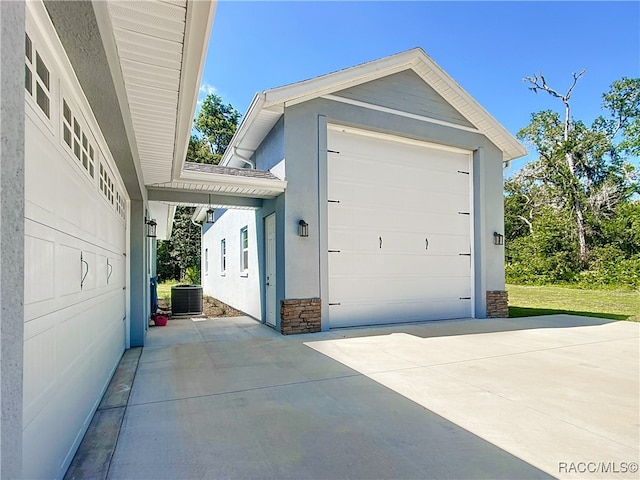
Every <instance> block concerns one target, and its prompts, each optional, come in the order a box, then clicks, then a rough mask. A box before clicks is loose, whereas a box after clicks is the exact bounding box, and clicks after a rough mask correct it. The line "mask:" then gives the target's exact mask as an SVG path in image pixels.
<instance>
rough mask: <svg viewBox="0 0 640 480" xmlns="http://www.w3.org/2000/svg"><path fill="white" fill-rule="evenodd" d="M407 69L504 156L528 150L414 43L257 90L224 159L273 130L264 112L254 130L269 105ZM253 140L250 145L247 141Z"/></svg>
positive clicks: (276, 106) (251, 148) (227, 160)
mask: <svg viewBox="0 0 640 480" xmlns="http://www.w3.org/2000/svg"><path fill="white" fill-rule="evenodd" d="M408 69H411V70H413V71H414V72H415V73H416V74H417V75H419V76H420V77H421V78H422V79H423V80H424V81H425V82H426V83H427V84H428V85H429V86H431V88H433V89H434V90H435V91H436V92H437V93H438V94H439V95H441V96H442V97H443V98H444V99H445V100H446V101H447V102H449V103H450V104H451V105H452V106H453V107H454V108H455V109H456V110H458V111H459V112H460V113H462V114H463V115H464V117H465V118H467V120H469V122H471V123H472V124H473V125H474V126H475V127H476V128H477V129H478V131H479V132H480V133H482V134H484V135H486V136H487V138H489V139H490V140H491V141H492V142H493V143H494V144H495V145H496V146H497V147H498V148H500V149H501V150H502V151H503V160H504V161H509V160H513V159H514V158H518V157H522V156H524V155H526V154H527V150H526V148H525V147H524V146H523V145H522V144H521V143H520V142H519V141H518V140H517V139H516V138H515V137H514V136H513V135H512V134H511V133H509V131H507V129H506V128H504V127H503V126H502V125H501V124H500V123H499V122H498V121H497V120H496V119H495V118H493V117H492V116H491V115H490V114H489V112H487V111H486V110H485V109H484V108H482V106H480V104H479V103H478V102H477V101H476V100H475V99H474V98H473V97H471V95H469V94H468V93H467V92H466V91H465V90H464V89H463V88H462V87H461V86H460V85H458V84H457V83H456V82H455V80H453V78H451V77H450V76H449V75H448V74H447V73H446V72H445V71H444V70H443V69H442V68H440V66H438V65H437V64H436V63H435V62H434V61H433V60H432V59H431V57H429V56H428V55H427V54H426V53H425V52H424V50H422V49H421V48H414V49H412V50H408V51H406V52H402V53H399V54H396V55H392V56H389V57H386V58H382V59H380V60H376V61H373V62H369V63H365V64H362V65H357V66H355V67H351V68H347V69H345V70H340V71H338V72H334V73H329V74H327V75H322V76H320V77H316V78H312V79H309V80H304V81H302V82H298V83H294V84H291V85H285V86H283V87H278V88H274V89H271V90H266V91H265V92H262V93H258V94H256V96H255V97H254V99H253V102H252V103H251V106H250V107H249V110H248V111H247V114H246V115H245V117H244V119H243V121H242V123H241V124H240V127H239V128H238V130H237V131H236V134H235V135H234V137H233V138H232V140H231V143H230V148H228V149H227V152H226V153H225V155H224V157H223V158H222V161H221V162H220V164H221V165H225V166H226V165H229V163H230V162H231V161H232V159H233V148H231V147H237V148H240V149H245V150H249V151H255V148H257V145H259V143H260V141H261V140H263V139H264V137H265V136H266V134H267V133H268V132H269V130H270V129H268V128H267V125H265V122H264V120H265V119H264V118H262V120H263V122H261V123H262V125H261V126H260V131H259V132H255V134H254V135H251V132H252V130H253V128H252V127H253V125H254V123H255V122H256V121H257V120H258V119H259V118H260V117H264V116H263V115H262V113H263V112H265V111H267V110H270V113H271V115H273V113H274V112H276V111H282V112H284V107H285V106H291V105H296V104H298V103H301V102H306V101H308V100H311V99H314V98H318V97H322V96H326V95H331V94H332V93H335V92H337V91H340V90H344V89H345V88H349V87H351V86H355V85H359V84H362V83H365V82H370V81H372V80H375V79H377V78H382V77H385V76H388V75H391V74H393V73H397V72H401V71H403V70H408ZM276 122H277V118H276V119H275V120H271V121H270V122H268V124H270V125H271V127H273V125H275V123H276ZM249 143H250V144H251V145H247V144H249Z"/></svg>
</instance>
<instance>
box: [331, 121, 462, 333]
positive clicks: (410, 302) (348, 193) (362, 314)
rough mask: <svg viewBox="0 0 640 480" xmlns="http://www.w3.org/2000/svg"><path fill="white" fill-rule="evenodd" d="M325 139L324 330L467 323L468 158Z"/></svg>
mask: <svg viewBox="0 0 640 480" xmlns="http://www.w3.org/2000/svg"><path fill="white" fill-rule="evenodd" d="M328 142H329V148H330V149H331V150H335V151H338V152H340V153H339V154H332V155H330V156H329V158H328V170H329V171H328V195H329V200H331V202H330V203H329V206H328V240H329V249H330V251H331V252H332V253H330V254H329V260H328V262H329V265H328V270H329V303H330V304H331V306H330V310H329V317H330V323H331V326H338V325H339V326H347V325H366V324H376V323H395V322H402V321H416V320H425V319H437V318H461V317H468V316H470V315H471V302H470V300H469V298H470V297H471V257H470V252H471V236H470V231H471V225H470V218H471V216H470V203H471V196H470V185H469V175H468V174H467V173H468V172H469V168H470V155H469V154H468V153H459V152H452V151H445V150H442V149H439V148H431V147H427V146H425V145H424V144H419V145H418V144H407V143H405V142H402V141H392V140H389V139H387V138H385V139H379V138H374V137H372V136H371V135H359V134H356V133H353V132H339V131H336V130H335V129H332V128H330V129H329V136H328ZM461 172H462V173H461ZM338 252H339V253H338ZM336 304H340V305H336Z"/></svg>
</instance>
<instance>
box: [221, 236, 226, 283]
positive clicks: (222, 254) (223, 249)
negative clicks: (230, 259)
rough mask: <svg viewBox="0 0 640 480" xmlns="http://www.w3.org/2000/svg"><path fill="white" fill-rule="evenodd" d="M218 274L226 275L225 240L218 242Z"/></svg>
mask: <svg viewBox="0 0 640 480" xmlns="http://www.w3.org/2000/svg"><path fill="white" fill-rule="evenodd" d="M220 273H222V274H223V275H224V274H225V273H227V239H226V238H223V239H222V240H220Z"/></svg>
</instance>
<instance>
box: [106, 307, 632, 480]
mask: <svg viewBox="0 0 640 480" xmlns="http://www.w3.org/2000/svg"><path fill="white" fill-rule="evenodd" d="M639 334H640V324H637V323H629V322H607V321H604V320H600V319H590V318H584V317H571V316H563V315H559V316H551V317H537V318H528V319H513V320H457V321H446V322H431V323H425V324H416V325H405V326H395V327H378V328H359V329H348V330H336V331H331V332H326V333H319V334H312V335H300V336H291V337H283V336H281V335H280V334H278V333H276V332H274V331H273V330H271V329H269V328H268V327H265V326H263V325H261V324H258V323H256V322H255V321H254V320H252V319H249V318H246V317H240V318H232V319H210V320H204V321H192V320H171V321H170V322H169V325H168V326H167V327H156V328H152V329H151V330H150V332H149V336H148V346H147V347H145V348H144V350H143V353H142V356H141V357H140V363H139V366H138V370H137V373H136V376H135V381H134V384H133V389H132V391H131V395H130V398H129V402H128V406H127V408H126V413H125V415H124V421H123V424H122V428H121V431H120V436H119V439H118V443H117V448H116V451H115V453H114V456H113V458H112V461H111V465H110V468H109V478H113V479H117V478H136V479H146V478H149V479H151V478H153V479H159V478H172V479H187V478H189V479H190V478H207V479H209V478H241V479H247V478H295V479H303V478H314V479H334V478H335V479H342V478H363V479H365V478H366V479H373V478H393V479H403V478H411V479H416V478H456V479H462V478H465V479H466V478H495V479H497V478H512V479H513V478H548V477H549V476H553V477H560V478H594V479H595V478H616V479H618V478H638V473H637V462H638V456H639V453H638V446H639V444H640V440H639V437H638V435H639V433H638V432H639V410H640V409H639V390H638V389H639V385H638V384H639V354H638V352H639V349H640V340H639ZM634 462H635V463H634ZM634 469H635V471H634Z"/></svg>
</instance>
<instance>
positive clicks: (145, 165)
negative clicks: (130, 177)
mask: <svg viewBox="0 0 640 480" xmlns="http://www.w3.org/2000/svg"><path fill="white" fill-rule="evenodd" d="M107 8H108V11H109V16H110V18H111V23H112V26H113V36H114V39H115V43H116V47H117V50H118V57H119V59H120V68H121V71H122V77H123V80H124V85H125V90H126V95H127V100H128V103H129V111H130V115H131V122H132V125H133V130H134V135H135V142H136V144H137V147H138V156H139V159H140V166H141V168H142V174H143V177H144V183H145V184H147V185H148V184H153V183H157V182H166V181H168V180H170V179H171V169H172V165H173V159H174V151H175V148H176V145H175V142H176V125H177V120H178V109H179V104H178V100H179V98H178V95H179V91H180V79H181V75H182V65H183V62H182V52H183V46H184V41H185V27H186V18H187V2H186V0H173V1H171V2H170V3H169V2H164V1H158V0H148V1H144V2H139V1H124V0H116V1H109V2H107Z"/></svg>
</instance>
